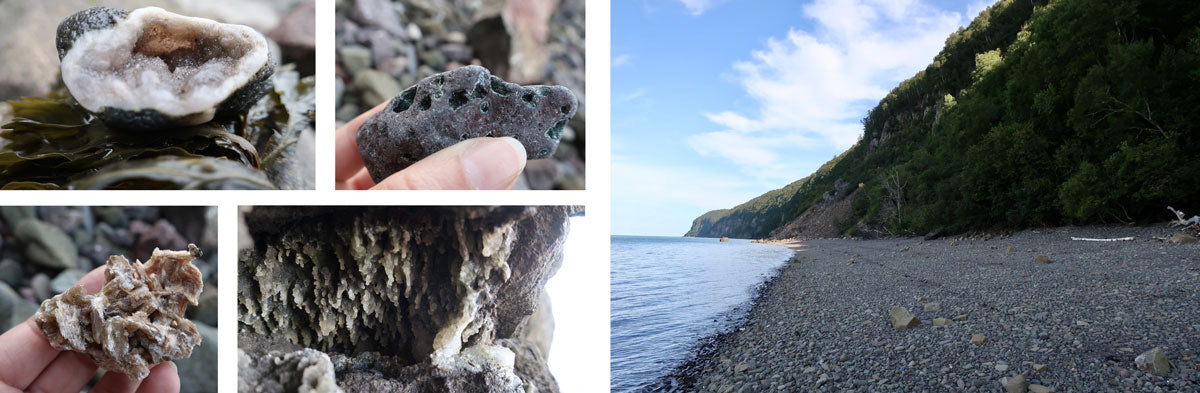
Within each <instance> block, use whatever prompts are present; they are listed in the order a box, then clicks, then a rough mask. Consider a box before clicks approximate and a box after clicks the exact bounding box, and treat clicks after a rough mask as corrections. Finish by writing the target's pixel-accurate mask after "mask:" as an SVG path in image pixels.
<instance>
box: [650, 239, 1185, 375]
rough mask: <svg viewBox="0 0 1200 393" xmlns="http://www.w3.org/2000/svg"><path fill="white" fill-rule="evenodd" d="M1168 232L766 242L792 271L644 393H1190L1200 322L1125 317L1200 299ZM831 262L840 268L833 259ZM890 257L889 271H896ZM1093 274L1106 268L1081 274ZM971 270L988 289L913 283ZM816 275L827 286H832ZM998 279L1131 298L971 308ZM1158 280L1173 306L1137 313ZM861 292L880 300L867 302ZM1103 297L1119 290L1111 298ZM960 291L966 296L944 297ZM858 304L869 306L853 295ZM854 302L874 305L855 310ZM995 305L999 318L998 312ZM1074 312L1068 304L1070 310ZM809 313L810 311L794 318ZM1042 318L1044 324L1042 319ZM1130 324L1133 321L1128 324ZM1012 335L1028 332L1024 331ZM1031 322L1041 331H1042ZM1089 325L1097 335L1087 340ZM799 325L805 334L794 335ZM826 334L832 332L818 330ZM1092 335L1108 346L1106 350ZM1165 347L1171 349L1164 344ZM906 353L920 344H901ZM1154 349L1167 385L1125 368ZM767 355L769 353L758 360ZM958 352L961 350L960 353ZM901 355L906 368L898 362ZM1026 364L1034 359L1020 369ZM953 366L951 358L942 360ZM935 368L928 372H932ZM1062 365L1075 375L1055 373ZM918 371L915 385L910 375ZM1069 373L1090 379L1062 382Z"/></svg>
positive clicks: (767, 285) (1001, 300) (772, 281)
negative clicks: (902, 310)
mask: <svg viewBox="0 0 1200 393" xmlns="http://www.w3.org/2000/svg"><path fill="white" fill-rule="evenodd" d="M1173 232H1174V230H1173V229H1170V228H1164V227H1158V226H1155V227H1145V226H1143V227H1060V228H1041V229H1030V230H1024V231H1019V232H1016V233H1013V234H1009V235H1001V236H978V237H974V236H963V237H956V238H946V239H938V240H922V239H921V238H892V239H880V240H845V239H814V240H803V241H802V240H797V239H788V240H769V241H762V243H766V244H774V245H780V246H784V247H788V248H789V249H791V250H792V251H793V255H794V257H793V258H799V260H798V261H797V260H789V261H788V262H787V263H786V264H785V265H783V266H781V267H780V269H778V272H776V274H775V275H773V276H772V277H770V278H769V279H768V280H767V281H765V282H764V283H763V284H762V285H760V288H758V289H757V292H756V294H755V295H754V296H753V297H752V299H751V300H750V302H751V303H750V307H749V308H748V311H747V312H746V313H745V315H744V316H743V317H742V318H740V319H739V320H738V322H736V323H734V324H732V326H731V327H730V328H728V329H727V330H726V331H724V332H722V333H719V334H716V335H714V336H710V337H706V338H704V339H702V340H700V342H698V343H697V344H696V346H695V349H693V350H692V351H691V352H692V354H691V355H690V356H689V357H688V358H687V360H685V361H684V362H683V363H681V364H679V365H677V366H675V367H674V368H673V369H672V370H671V372H669V373H668V374H667V375H666V376H664V377H662V378H660V379H659V381H658V382H656V383H655V384H653V385H651V386H649V387H647V388H645V389H643V391H654V392H683V391H699V390H704V391H719V392H741V391H776V390H790V389H811V390H820V389H829V390H834V391H836V390H839V389H851V390H864V389H868V388H870V387H872V386H874V387H876V388H878V389H879V390H883V391H908V390H910V389H915V390H916V391H920V390H931V391H937V390H945V389H951V390H958V391H994V390H996V389H1002V386H1001V385H1000V384H999V382H998V380H999V379H1000V378H1001V377H1002V376H1016V375H1021V376H1022V377H1024V378H1026V379H1027V380H1028V381H1029V382H1035V383H1044V384H1046V385H1047V386H1050V387H1052V388H1056V389H1057V391H1079V390H1081V389H1082V390H1083V391H1093V390H1100V391H1105V390H1110V389H1114V388H1115V389H1117V390H1128V389H1144V388H1145V386H1146V385H1145V384H1147V383H1149V384H1150V385H1149V386H1154V387H1157V388H1158V389H1160V390H1162V391H1173V390H1187V389H1200V355H1197V352H1200V342H1195V341H1196V340H1194V339H1191V340H1192V342H1193V343H1180V342H1178V341H1179V340H1180V339H1184V340H1187V339H1188V337H1189V336H1194V335H1197V334H1200V332H1198V331H1196V330H1189V329H1197V328H1196V327H1195V326H1200V315H1196V313H1195V312H1194V310H1193V311H1192V312H1190V313H1188V314H1182V313H1179V315H1181V316H1183V317H1184V318H1182V319H1188V318H1190V319H1188V320H1186V321H1175V320H1171V321H1168V322H1169V323H1168V325H1169V326H1165V327H1157V328H1158V329H1161V330H1163V331H1153V330H1154V329H1156V327H1155V326H1154V325H1152V324H1151V325H1147V326H1140V325H1146V324H1145V323H1141V324H1138V323H1137V322H1141V321H1143V320H1155V318H1154V317H1151V316H1147V317H1143V318H1141V320H1139V319H1138V318H1136V316H1135V317H1134V318H1130V317H1129V316H1127V314H1138V313H1150V314H1154V315H1158V314H1163V313H1165V312H1167V309H1169V308H1171V307H1177V306H1178V305H1179V304H1181V303H1180V302H1183V303H1186V304H1197V303H1196V301H1200V295H1197V292H1198V291H1197V290H1196V289H1198V288H1200V258H1197V257H1200V253H1198V252H1197V251H1200V245H1195V244H1190V245H1189V244H1183V245H1178V244H1169V243H1167V242H1164V241H1162V239H1163V238H1165V237H1168V236H1169V234H1170V233H1173ZM1130 233H1135V234H1136V236H1135V238H1136V240H1135V241H1133V242H1112V243H1090V244H1089V242H1079V241H1071V240H1069V239H1070V237H1073V236H1074V235H1079V236H1081V237H1119V235H1125V234H1130ZM1164 235H1165V236H1164ZM1006 244H1007V245H1006ZM1016 246H1020V247H1016ZM1005 247H1007V249H1006V248H1005ZM1014 247H1015V248H1014ZM1017 249H1019V250H1017ZM910 250H911V251H910ZM1064 250H1067V251H1065V252H1064ZM869 254H874V255H869ZM889 254H890V255H889ZM905 254H912V255H905ZM1040 254H1048V255H1050V256H1051V259H1053V260H1056V263H1052V264H1050V265H1044V266H1045V267H1041V266H1043V265H1036V264H1034V263H1033V262H1032V260H1033V259H1034V257H1035V256H1036V255H1040ZM835 258H836V262H834V261H833V260H830V259H835ZM847 258H848V259H847ZM897 259H898V260H899V261H895V260H897ZM1130 261H1138V262H1135V263H1142V264H1145V265H1147V266H1153V267H1154V268H1149V267H1143V268H1141V269H1138V267H1139V266H1136V265H1134V264H1132V263H1130ZM906 264H907V265H912V266H914V270H911V271H910V270H908V268H906V267H905V266H903V265H906ZM892 265H900V266H892ZM926 265H933V266H926ZM1131 266H1132V267H1131ZM860 268H861V269H860ZM1095 268H1103V269H1101V270H1094V271H1093V270H1089V269H1095ZM991 269H999V270H1002V271H1001V272H1000V273H1011V272H1010V271H1018V272H1027V273H1017V274H1016V275H1015V276H1013V275H1006V274H992V273H993V272H987V270H991ZM1056 269H1057V270H1056ZM1104 269H1109V270H1104ZM857 270H868V271H867V272H859V271H857ZM956 270H961V272H957V271H956ZM975 270H983V271H984V273H985V274H975V275H980V276H983V277H982V278H986V280H982V281H978V282H977V281H971V280H967V281H963V282H950V283H947V284H946V285H947V286H950V285H951V284H953V286H955V288H952V289H953V290H952V291H938V288H937V285H936V284H935V283H933V282H932V281H933V280H931V279H927V278H920V277H918V274H927V275H931V276H940V277H938V280H941V281H954V277H955V276H956V275H968V276H969V275H972V274H973V273H978V272H975ZM1004 270H1010V271H1004ZM1116 270H1128V271H1127V272H1126V271H1123V272H1122V273H1125V274H1121V275H1116V274H1115V273H1114V274H1113V275H1112V277H1107V274H1106V273H1107V272H1111V271H1116ZM814 273H815V274H814ZM1128 273H1133V274H1128ZM1139 273H1140V274H1139ZM883 274H898V275H899V277H898V278H896V279H895V281H894V282H891V280H887V277H884V278H883V279H880V277H879V276H881V275H883ZM1035 274H1036V275H1042V274H1045V275H1046V276H1047V277H1037V278H1033V277H1032V276H1033V275H1035ZM817 275H826V276H828V278H832V279H828V278H821V277H817ZM1097 275H1099V276H1101V277H1105V278H1104V279H1103V280H1102V281H1100V282H1099V283H1100V284H1103V285H1092V286H1090V287H1089V286H1088V285H1080V284H1081V283H1085V284H1087V283H1089V281H1088V280H1091V279H1094V277H1093V276H1097ZM972 278H973V279H975V277H972ZM997 278H999V279H1000V280H999V281H1001V282H997V283H992V282H990V281H996V279H997ZM1008 279H1017V280H1025V281H1031V282H1030V283H1025V284H1022V285H1025V286H1030V287H1031V288H1038V289H1039V290H1040V287H1042V286H1046V287H1050V288H1051V289H1052V290H1054V291H1058V292H1048V293H1051V294H1061V293H1067V294H1073V295H1072V296H1082V297H1084V298H1086V299H1093V298H1094V299H1101V300H1093V301H1091V302H1093V303H1095V302H1099V303H1103V302H1105V301H1106V300H1103V299H1104V298H1105V297H1112V296H1116V295H1112V293H1113V291H1118V293H1119V291H1120V290H1121V289H1125V290H1126V291H1128V292H1135V293H1134V294H1132V295H1131V296H1130V297H1131V299H1129V301H1127V302H1117V303H1114V304H1103V305H1099V306H1091V307H1099V310H1094V309H1090V308H1089V307H1088V303H1089V302H1088V301H1076V300H1074V299H1073V298H1072V299H1061V300H1060V299H1052V296H1050V295H1045V296H1041V295H1040V293H1041V292H1038V293H1039V296H1033V297H1028V296H1027V298H1026V299H1022V300H1023V302H1021V301H1018V302H1013V301H1011V299H1009V300H1006V299H1005V297H1004V296H997V297H996V298H994V299H987V301H983V302H981V301H979V300H978V299H975V297H987V295H986V294H980V293H978V292H984V293H986V292H989V291H991V292H996V291H1001V292H1002V291H1003V290H1000V289H994V288H993V287H997V286H998V288H1004V285H1003V284H1005V283H1004V282H1003V280H1008ZM855 280H859V281H864V282H869V283H870V285H868V286H866V287H868V288H864V287H863V286H860V285H850V286H848V285H845V284H846V283H843V282H842V281H855ZM1156 280H1157V281H1159V282H1161V283H1163V284H1166V287H1174V288H1168V289H1171V293H1172V296H1174V297H1172V298H1171V299H1172V300H1171V302H1170V307H1168V306H1162V307H1145V304H1144V302H1145V299H1143V298H1144V297H1147V296H1148V297H1149V298H1151V299H1160V298H1162V296H1161V295H1159V296H1158V297H1155V296H1156V293H1157V292H1155V291H1158V292H1161V291H1163V290H1166V289H1162V288H1158V289H1155V288H1157V287H1155V286H1149V287H1147V286H1146V283H1145V282H1154V281H1156ZM1172 280H1175V281H1172ZM896 283H900V284H898V285H897V284H896ZM1090 284H1094V283H1090ZM891 286H898V287H910V286H911V287H914V288H915V289H917V290H915V291H913V290H909V289H910V288H904V289H906V290H902V291H898V292H900V293H890V292H897V291H894V290H893V289H892V288H889V287H891ZM848 287H849V288H848ZM869 287H874V288H877V289H876V290H873V291H872V290H870V289H871V288H869ZM1109 287H1116V288H1118V289H1112V290H1110V288H1109ZM1121 287H1127V288H1121ZM981 289H982V290H981ZM1010 291H1011V288H1010ZM1146 291H1148V292H1149V294H1148V295H1147V294H1145V293H1136V292H1146ZM939 292H947V293H939ZM959 292H966V294H965V295H961V294H960V295H957V296H955V295H954V294H955V293H959ZM1015 292H1016V293H1020V292H1022V291H1020V290H1017V291H1015ZM1025 292H1028V291H1025ZM828 293H838V294H839V295H840V296H857V297H858V298H856V299H855V300H856V301H855V302H850V303H861V304H847V305H843V306H842V307H838V305H836V304H834V306H833V307H828V306H825V305H823V304H822V302H815V303H816V304H813V303H814V302H812V301H811V300H810V299H809V298H814V297H815V298H821V297H823V296H822V295H825V297H826V299H823V300H824V301H825V302H836V301H837V300H838V299H837V298H836V296H835V297H832V298H829V297H828V296H827V295H828ZM923 293H927V294H928V295H925V296H929V297H930V298H934V300H933V301H934V302H937V303H941V304H944V305H945V306H943V307H945V308H946V309H948V310H947V311H945V312H941V313H938V312H925V309H923V308H922V307H923V303H926V302H929V301H931V300H930V299H926V298H925V296H922V295H921V294H923ZM864 295H865V296H867V297H871V298H870V299H867V298H863V296H864ZM897 295H899V296H897ZM921 299H924V301H922V300H921ZM1055 302H1061V303H1062V305H1061V306H1057V308H1058V310H1056V309H1055V307H1052V306H1050V304H1052V303H1055ZM1159 302H1160V303H1161V302H1163V301H1162V300H1159ZM1008 303H1011V305H1010V304H1008ZM864 305H870V306H871V307H868V308H867V309H866V310H865V311H864V310H863V309H862V306H864ZM888 305H898V306H905V307H907V308H909V310H910V311H912V312H913V313H914V314H917V316H918V317H919V318H920V319H921V320H922V322H923V324H922V325H920V326H918V327H916V328H913V329H910V330H905V331H897V330H895V329H892V327H891V326H890V322H889V320H888V316H887V313H888V309H887V306H888ZM1002 305H1003V306H1005V307H1001V306H1002ZM1072 305H1078V306H1077V307H1074V308H1072ZM845 306H851V307H845ZM822 307H824V308H822ZM805 308H808V309H810V310H800V311H796V310H798V309H805ZM830 308H832V309H834V310H830ZM1159 308H1161V309H1159ZM1014 310H1016V311H1017V312H1015V316H1014V315H1010V314H1014V313H1010V312H1009V311H1014ZM1105 310H1119V311H1117V312H1118V314H1117V315H1118V316H1116V317H1115V318H1114V319H1115V321H1117V322H1114V319H1110V320H1103V319H1100V320H1094V319H1093V318H1088V317H1087V314H1089V313H1093V314H1094V313H1097V312H1104V311H1105ZM806 311H807V312H808V313H811V314H824V315H819V316H820V317H824V318H817V317H818V315H806ZM831 311H832V312H831ZM951 311H953V312H951ZM959 312H962V313H963V315H965V316H966V318H967V319H966V320H965V321H962V322H956V325H953V326H950V327H934V326H931V325H930V324H929V320H930V319H932V318H933V317H934V316H935V315H936V316H938V317H944V318H947V319H950V318H952V317H953V316H954V315H951V314H955V313H959ZM1051 312H1053V313H1054V315H1050V313H1051ZM1109 312H1112V311H1109ZM942 314H944V315H942ZM864 315H866V316H865V318H864ZM1029 315H1032V316H1033V317H1037V318H1040V319H1038V320H1034V321H1032V322H1033V323H1031V321H1029V320H1028V319H1029ZM842 318H846V319H851V318H859V320H857V321H854V322H852V323H849V324H847V325H839V326H835V327H833V328H830V327H829V326H828V325H830V324H831V323H830V322H828V321H827V320H833V321H834V322H833V323H832V324H834V325H837V321H838V320H839V319H842ZM1089 320H1091V322H1089ZM1130 320H1132V321H1133V322H1129V321H1130ZM789 322H801V323H791V324H789ZM1022 324H1024V325H1028V326H1020V325H1022ZM1039 324H1040V325H1049V326H1038V325H1039ZM1134 324H1138V325H1139V326H1138V327H1139V328H1143V329H1144V330H1150V331H1148V332H1144V333H1143V331H1144V330H1143V331H1139V330H1136V329H1134V330H1129V329H1124V330H1123V329H1122V328H1124V327H1126V326H1125V325H1134ZM801 325H806V326H801ZM1106 325H1112V326H1114V328H1113V329H1112V330H1108V331H1105V330H1101V327H1107V326H1106ZM1006 326H1007V328H1005V327H1006ZM1088 326H1093V328H1091V329H1090V330H1089V329H1088ZM804 327H808V328H810V329H803V328H804ZM1018 327H1019V328H1020V329H1018ZM829 329H832V331H831V332H830V331H823V330H829ZM1005 329H1008V330H1005ZM1012 329H1018V330H1022V329H1024V330H1029V329H1033V330H1035V332H1034V333H1033V334H1032V336H1023V335H1013V334H1012V332H1011V331H1010V330H1012ZM1039 329H1040V330H1039ZM976 330H977V331H980V332H983V333H987V334H988V335H989V339H991V340H992V341H991V342H989V343H988V344H985V345H982V346H975V345H971V344H968V343H967V342H966V341H967V340H966V338H965V337H968V336H969V334H968V332H970V331H976ZM1022 333H1024V332H1022ZM964 335H967V336H964ZM1094 336H1112V337H1110V338H1108V339H1106V340H1105V339H1097V338H1095V337H1094ZM1162 336H1166V337H1167V338H1166V339H1163V338H1162ZM1030 337H1032V338H1030ZM1156 337H1157V338H1156ZM1068 339H1069V340H1068ZM1106 341H1107V342H1108V344H1111V343H1112V342H1120V343H1122V344H1121V346H1120V347H1119V348H1116V349H1114V348H1109V347H1111V346H1112V345H1107V346H1106ZM897 342H899V343H897ZM910 342H913V343H915V344H916V345H909V343H910ZM1030 343H1032V347H1031V346H1030ZM789 344H792V345H790V346H789ZM1153 345H1162V346H1166V347H1167V351H1168V358H1169V359H1170V360H1171V361H1172V362H1174V363H1175V364H1176V369H1175V370H1173V371H1172V373H1171V374H1168V375H1166V376H1160V375H1155V374H1153V373H1149V372H1146V371H1143V370H1139V369H1138V367H1137V366H1136V365H1135V364H1134V362H1133V358H1134V357H1135V356H1137V355H1138V354H1140V353H1141V352H1143V351H1146V350H1149V349H1151V348H1153ZM779 347H783V348H779ZM829 347H841V348H837V349H829ZM924 347H928V348H930V350H929V351H931V352H945V351H942V350H941V349H938V347H952V348H953V349H952V350H951V351H949V352H945V353H944V354H939V356H933V357H925V358H917V357H914V356H912V353H913V352H918V351H920V352H925V351H926V348H924ZM918 348H920V349H918ZM1031 348H1032V349H1031ZM1047 348H1050V349H1047ZM764 351H765V352H772V353H769V354H762V353H761V352H764ZM955 351H958V352H957V353H958V354H957V355H956V352H955ZM1030 352H1032V354H1030ZM926 355H928V354H926ZM860 357H861V358H862V359H860ZM897 358H901V359H904V358H909V359H910V360H908V362H907V363H905V362H901V363H899V364H898V365H897V364H895V361H896V360H897ZM1030 358H1032V359H1034V360H1028V359H1030ZM950 359H952V361H948V360H950ZM1035 360H1037V361H1043V362H1047V363H1058V364H1052V365H1050V366H1049V367H1051V368H1049V371H1047V369H1046V368H1045V367H1043V368H1042V370H1041V371H1037V370H1034V369H1033V368H1032V367H1033V365H1034V364H1035V363H1036V364H1039V365H1040V364H1041V363H1037V362H1036V361H1035ZM918 361H920V362H921V364H920V365H918V364H917V363H916V362H918ZM939 361H940V364H939ZM856 362H859V363H864V364H863V365H865V366H866V367H844V366H845V364H846V363H856ZM931 363H932V364H936V365H938V367H931V366H930V364H931ZM1063 363H1066V364H1069V365H1070V366H1071V367H1064V364H1063ZM889 364H890V365H889ZM884 365H886V366H884ZM851 366H856V365H853V364H851ZM846 368H851V369H849V370H847V369H846ZM897 370H900V371H899V372H898V371H897ZM904 370H907V372H905V371H904ZM917 370H919V371H917ZM914 371H916V374H917V375H911V374H913V372H914ZM1072 372H1073V373H1084V374H1088V375H1087V376H1079V377H1072V376H1070V375H1068V374H1069V373H1072ZM948 373H950V374H953V375H955V376H956V377H955V378H954V379H947V378H946V377H945V376H943V377H942V378H941V379H940V380H939V379H938V378H936V377H932V376H936V375H939V374H942V375H945V374H948ZM872 374H874V375H872ZM921 374H923V375H921ZM1135 386H1136V387H1135ZM1149 389H1150V390H1153V389H1154V388H1149Z"/></svg>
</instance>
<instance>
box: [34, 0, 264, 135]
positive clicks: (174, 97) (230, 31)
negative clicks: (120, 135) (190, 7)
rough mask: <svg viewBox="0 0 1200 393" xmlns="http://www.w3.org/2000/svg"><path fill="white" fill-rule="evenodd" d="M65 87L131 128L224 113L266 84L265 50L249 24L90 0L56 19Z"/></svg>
mask: <svg viewBox="0 0 1200 393" xmlns="http://www.w3.org/2000/svg"><path fill="white" fill-rule="evenodd" d="M56 45H57V48H58V57H59V60H61V61H62V80H63V84H65V85H66V86H67V90H69V91H70V92H71V95H72V96H73V97H74V98H75V100H76V101H78V102H79V104H80V106H82V107H83V108H84V109H87V110H88V111H89V112H92V113H95V114H97V115H98V116H99V117H100V118H101V119H103V120H104V121H105V123H107V124H108V125H110V126H112V127H114V128H121V129H127V130H133V131H150V130H161V129H164V128H167V127H170V126H189V125H197V124H203V123H206V122H209V121H212V120H213V119H217V120H228V119H232V118H233V117H234V116H235V115H237V114H240V113H244V112H246V111H247V110H249V109H250V107H251V106H252V105H254V103H255V102H257V101H258V99H259V98H262V96H263V95H264V94H265V93H266V92H267V88H268V87H269V79H270V77H271V75H272V74H273V73H274V65H273V63H272V62H271V61H270V50H269V49H268V46H267V41H266V39H265V38H263V36H262V34H260V33H258V32H257V31H255V30H254V29H252V28H250V27H247V26H241V25H233V24H224V23H218V22H216V21H212V20H209V19H203V18H193V17H188V16H183V15H178V14H174V13H170V12H167V11H164V10H163V9H161V8H155V7H147V8H139V9H137V10H134V11H132V12H131V11H125V10H122V9H116V8H107V7H97V8H90V9H87V10H83V11H80V12H78V13H76V14H74V15H71V16H70V17H67V19H65V20H63V22H62V23H61V24H59V26H58V35H57V40H56Z"/></svg>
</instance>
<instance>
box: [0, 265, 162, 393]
mask: <svg viewBox="0 0 1200 393" xmlns="http://www.w3.org/2000/svg"><path fill="white" fill-rule="evenodd" d="M76 285H83V289H85V290H87V292H88V293H96V292H99V291H100V288H101V287H102V286H104V266H101V267H98V268H96V269H94V270H92V271H91V272H88V274H87V275H85V276H83V278H81V279H79V282H77V283H76ZM94 374H96V363H94V362H92V359H91V358H88V356H87V355H84V354H82V353H79V352H74V351H59V350H56V349H54V348H53V347H51V346H50V341H48V340H46V336H45V335H43V334H42V330H41V329H39V328H38V326H37V323H35V322H34V321H33V318H32V317H30V318H29V319H26V320H25V322H22V323H21V324H19V325H17V326H14V327H13V328H12V329H9V330H8V331H7V332H5V333H4V334H3V335H0V393H15V392H78V391H80V390H82V389H83V388H84V386H87V383H88V381H89V380H91V379H92V375H94ZM91 392H93V393H100V392H103V393H109V392H137V393H152V392H179V371H178V370H177V369H176V368H175V363H172V362H162V363H159V364H158V365H156V366H154V367H152V368H150V375H149V376H147V377H146V379H143V380H141V381H133V380H130V379H129V377H127V376H125V374H123V373H119V372H112V371H110V372H107V373H105V374H104V376H103V377H100V381H99V382H96V385H95V386H93V387H92V390H91Z"/></svg>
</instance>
